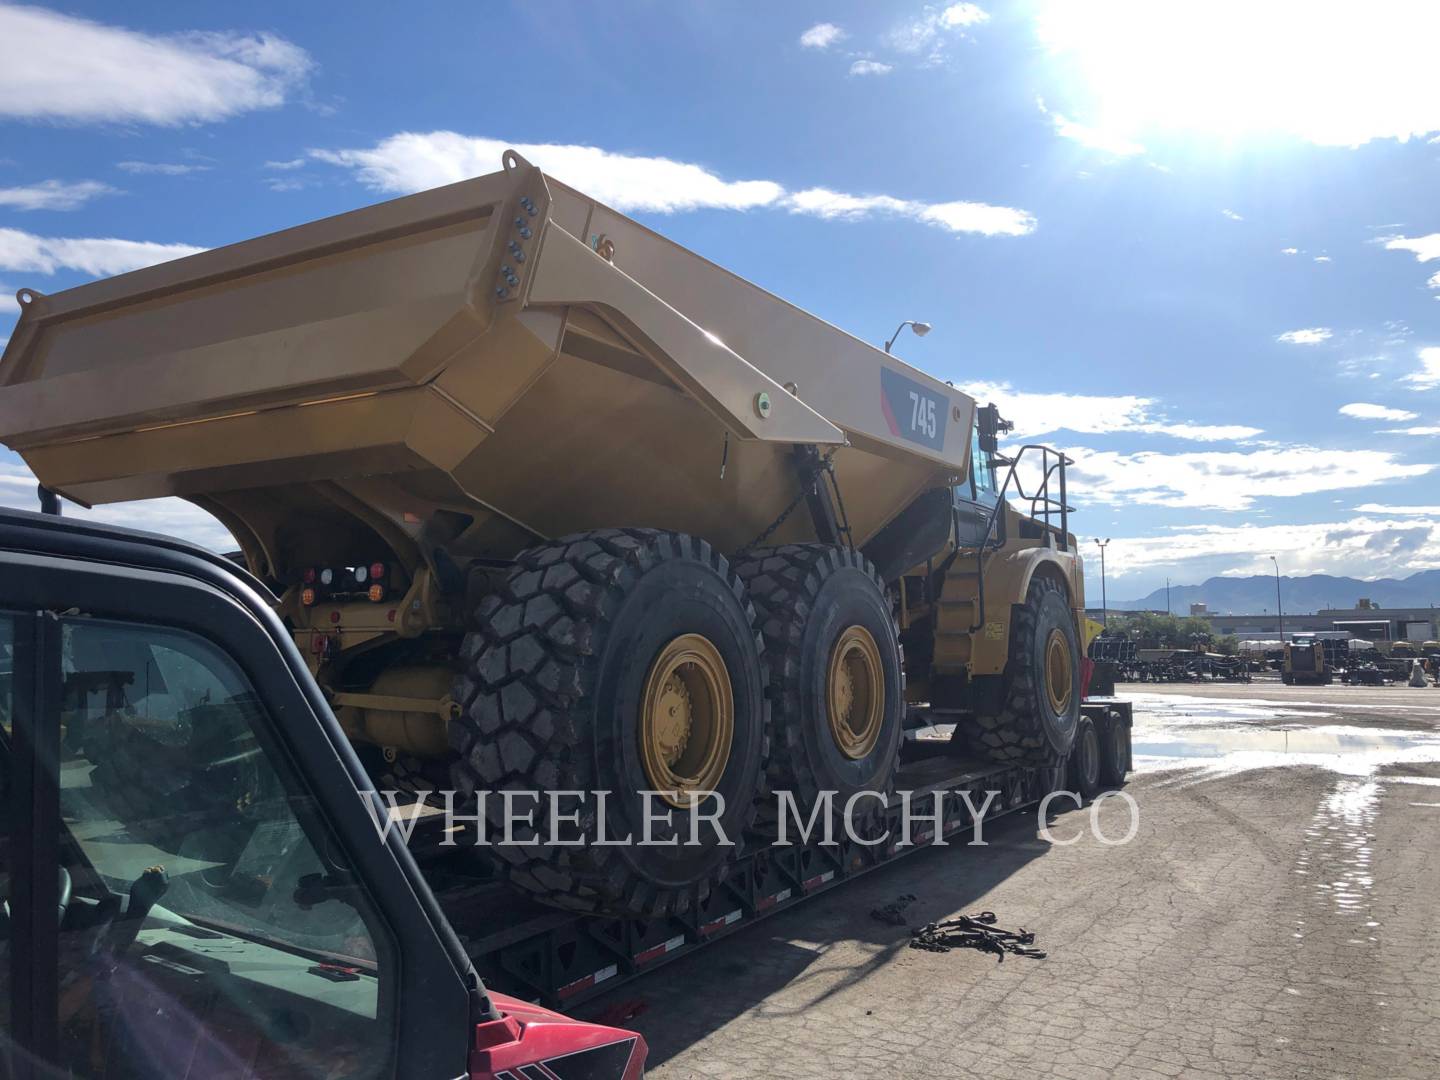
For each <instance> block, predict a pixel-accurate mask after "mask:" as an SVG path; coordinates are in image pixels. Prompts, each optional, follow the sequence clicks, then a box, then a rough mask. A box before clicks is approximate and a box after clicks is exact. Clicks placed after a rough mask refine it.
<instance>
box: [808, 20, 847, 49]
mask: <svg viewBox="0 0 1440 1080" xmlns="http://www.w3.org/2000/svg"><path fill="white" fill-rule="evenodd" d="M845 37H846V34H845V31H844V30H842V29H840V27H838V26H836V25H835V24H834V23H828V22H822V23H816V24H815V25H814V26H812V27H810V29H809V30H806V31H805V32H804V33H803V34H801V35H800V45H801V47H802V48H806V49H828V48H829V47H830V46H831V45H834V44H835V43H836V42H837V41H844V40H845Z"/></svg>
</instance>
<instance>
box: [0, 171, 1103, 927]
mask: <svg viewBox="0 0 1440 1080" xmlns="http://www.w3.org/2000/svg"><path fill="white" fill-rule="evenodd" d="M19 300H20V304H21V316H20V321H19V325H18V326H17V328H16V330H15V333H14V335H13V337H12V339H11V341H10V343H9V346H8V348H7V349H6V350H5V355H4V359H3V363H0V437H3V440H4V442H5V443H6V445H8V446H10V447H12V448H13V449H15V450H16V451H18V452H19V453H20V454H21V456H22V457H23V458H24V460H25V461H26V463H27V464H28V465H29V466H30V467H31V469H33V471H34V472H35V474H36V476H37V477H38V478H39V481H40V483H41V485H43V487H44V488H47V489H49V490H50V491H52V492H56V493H58V494H60V495H63V496H64V497H65V498H68V499H71V500H73V501H75V502H77V503H80V504H98V503H110V502H117V501H122V500H131V499H147V498H153V497H158V496H179V497H181V498H184V499H188V500H189V501H191V502H192V503H194V504H195V505H197V506H199V507H203V508H204V509H205V510H207V511H209V512H210V513H211V514H213V515H214V516H215V517H216V518H217V519H219V521H221V522H222V523H223V524H224V525H225V526H226V527H227V528H228V529H229V530H230V532H231V533H233V534H234V536H235V538H236V540H237V542H238V544H239V547H240V549H241V552H242V553H243V557H244V561H245V563H246V564H247V565H248V567H249V568H250V570H251V571H252V572H253V573H254V574H255V575H256V576H258V577H259V578H260V579H261V580H263V581H264V582H266V583H267V584H268V585H269V586H270V587H271V589H272V590H273V591H274V592H275V594H276V596H277V597H278V599H277V601H276V603H277V607H278V611H279V613H280V614H281V616H282V617H283V618H284V619H285V620H286V623H287V625H288V626H290V627H291V628H293V632H294V636H295V643H296V645H297V646H298V648H299V649H300V651H301V652H302V653H303V654H304V655H305V656H306V657H307V658H308V660H309V663H310V665H311V668H312V670H313V671H314V673H315V675H316V678H317V680H318V681H319V683H320V684H321V686H322V687H323V688H324V690H325V692H326V694H327V695H328V696H329V699H330V702H331V705H332V707H333V708H334V710H335V712H336V714H337V716H338V717H339V719H340V722H341V724H342V726H343V728H344V729H345V731H346V732H347V734H348V735H349V737H350V738H351V739H352V741H353V742H354V743H355V745H356V746H357V748H359V750H360V753H361V756H362V759H363V760H365V761H366V764H367V767H368V768H370V769H371V771H372V775H373V776H374V778H375V780H376V783H377V784H378V785H382V786H388V787H402V788H407V789H410V790H426V791H430V790H440V789H446V788H451V789H454V790H458V791H460V792H462V793H464V796H465V797H469V798H471V799H474V796H475V793H476V792H488V793H491V794H490V795H489V796H488V797H487V798H486V799H485V802H484V807H485V809H484V812H485V813H487V814H492V815H494V814H497V813H498V812H499V811H500V809H501V806H502V800H501V799H499V798H497V797H496V796H495V794H494V793H497V792H501V791H504V790H507V789H509V790H523V791H539V792H542V793H550V794H549V797H548V798H544V799H540V800H538V805H535V807H534V817H533V831H531V828H530V826H529V825H522V826H520V827H519V828H518V830H517V831H516V832H515V833H514V834H513V835H514V837H515V838H516V839H518V840H521V841H524V842H522V843H517V844H513V845H508V846H507V845H501V844H496V845H494V846H492V847H489V848H484V849H477V850H478V852H479V853H478V854H477V856H476V857H477V858H486V859H490V860H493V861H494V863H495V864H496V866H497V867H498V871H499V872H500V873H502V874H503V875H505V876H507V877H508V878H509V879H510V880H511V881H513V882H514V883H515V884H516V885H518V886H520V887H521V888H523V889H526V890H528V891H530V892H531V893H533V894H535V895H537V896H539V897H541V898H542V899H544V900H547V901H549V902H551V903H555V904H559V905H561V906H565V907H569V908H572V909H576V910H581V911H592V912H597V913H601V914H611V915H617V914H618V915H633V916H647V915H657V914H661V915H663V914H668V913H673V912H676V911H678V910H681V909H683V908H684V906H685V905H687V904H690V903H693V902H694V899H693V898H694V897H695V896H697V895H704V894H705V890H706V889H708V887H709V884H710V883H713V882H715V881H718V880H720V879H722V878H723V877H724V875H725V874H726V872H727V867H728V866H729V865H730V864H731V862H732V861H733V860H734V859H735V858H736V857H737V852H738V851H740V850H741V849H742V848H743V846H744V844H745V843H752V844H753V843H755V842H756V840H755V838H756V837H760V838H762V839H761V842H763V837H764V836H765V835H766V834H767V832H769V833H770V834H771V835H773V830H774V828H775V817H776V814H775V812H774V809H773V808H774V806H775V805H776V804H777V802H778V800H777V799H775V798H773V797H772V793H775V792H781V791H788V792H790V793H791V798H792V799H793V800H794V804H795V805H796V806H797V807H798V808H799V809H800V811H801V812H802V813H804V814H805V815H806V816H807V817H808V814H809V811H810V810H811V809H812V808H813V807H814V806H815V805H816V802H817V800H822V799H825V798H827V797H828V798H832V799H833V803H832V804H831V806H832V807H833V808H834V809H835V810H838V809H839V808H840V807H842V806H844V805H845V804H846V803H847V801H849V800H850V799H851V798H852V797H854V796H856V794H857V793H859V792H878V793H880V794H881V795H884V794H886V793H887V792H889V791H890V790H891V788H892V784H893V774H894V772H895V769H896V762H897V758H898V751H899V746H900V743H901V741H902V738H903V734H904V731H905V729H906V727H907V725H909V726H917V725H920V724H925V723H932V722H937V721H953V722H954V723H955V724H956V728H955V736H954V741H955V742H956V743H957V744H958V746H957V750H961V751H963V752H965V753H969V754H978V755H983V756H984V757H986V758H988V759H990V760H993V761H997V762H1004V763H1011V764H1034V765H1040V766H1045V765H1053V764H1056V763H1058V762H1059V761H1060V760H1061V759H1062V758H1063V757H1064V755H1066V754H1067V753H1068V751H1069V750H1070V747H1071V743H1072V741H1073V739H1074V735H1075V731H1076V728H1077V724H1078V720H1079V716H1080V700H1081V694H1082V689H1081V666H1080V665H1081V661H1080V656H1081V650H1080V629H1079V627H1080V625H1081V624H1080V617H1081V612H1082V611H1083V607H1084V596H1083V583H1082V568H1081V559H1080V556H1079V555H1078V554H1077V553H1076V549H1075V540H1074V537H1073V536H1071V535H1070V534H1069V532H1068V528H1067V514H1068V509H1069V508H1068V507H1067V506H1066V505H1065V491H1064V483H1065V481H1064V467H1065V464H1066V462H1065V459H1064V458H1063V456H1061V455H1059V454H1057V453H1055V452H1054V451H1051V450H1049V449H1047V448H1043V447H1026V448H1025V450H1024V451H1021V455H1027V453H1028V458H1029V460H1030V461H1031V462H1033V463H1034V467H1033V468H1030V469H1023V470H1022V471H1021V472H1017V471H1016V461H1015V460H1012V459H1011V458H1007V457H1002V456H1001V455H1000V453H999V450H998V447H997V440H998V438H999V436H1000V435H1001V434H1002V433H1003V432H1004V431H1005V430H1008V426H1007V424H1006V422H1005V421H1003V420H1001V419H1000V418H999V416H998V414H997V413H996V411H995V409H994V408H993V407H990V406H987V407H985V408H977V407H976V403H975V401H973V400H972V399H971V398H970V397H967V396H966V395H965V394H963V393H961V392H960V391H959V390H957V389H956V388H954V387H953V386H951V385H950V384H949V383H944V382H940V381H938V380H936V379H934V378H931V377H930V376H928V375H925V374H924V373H922V372H920V371H917V370H915V369H914V368H912V367H909V366H908V365H906V364H904V363H902V362H901V361H899V360H897V359H895V358H893V357H891V356H889V355H887V354H886V353H884V352H882V351H881V350H879V349H875V348H873V347H871V346H870V345H868V344H866V343H864V342H862V341H859V340H857V339H856V338H854V337H851V336H850V335H848V334H846V333H844V332H842V331H840V330H838V329H836V328H835V327H833V326H830V325H828V324H826V323H825V322H822V321H821V320H819V319H817V318H815V317H813V316H811V315H808V314H806V313H805V312H803V311H801V310H799V309H797V308H795V307H793V306H791V305H790V304H787V303H785V302H784V301H782V300H780V299H778V298H777V297H775V296H773V295H771V294H769V293H767V292H765V291H764V290H762V289H760V288H758V287H756V286H754V285H752V284H750V283H749V282H747V281H744V280H742V279H741V278H739V277H737V276H735V275H733V274H731V273H729V272H727V271H725V270H723V269H721V268H720V267H718V266H715V265H713V264H712V263H710V262H707V261H706V260H705V259H703V258H701V257H700V256H698V255H696V254H695V253H693V252H690V251H687V250H685V249H684V248H681V247H679V246H677V245H676V244H673V243H671V242H669V241H667V240H666V239H664V238H663V237H661V236H659V235H657V234H656V233H654V232H652V231H650V230H649V229H646V228H644V227H643V226H641V225H639V224H638V223H636V222H634V221H632V220H630V219H628V218H626V217H624V216H623V215H621V214H618V213H616V212H615V211H613V210H611V209H609V208H607V207H605V206H602V205H600V204H599V203H597V202H595V201H594V200H592V199H590V198H588V197H586V196H585V195H583V194H581V193H580V192H578V191H575V190H573V189H571V188H569V187H566V186H565V185H563V184H560V183H558V182H556V181H555V180H553V179H551V178H549V177H546V176H545V175H543V174H542V173H541V171H540V170H539V169H537V168H535V167H533V166H531V165H530V164H529V163H527V162H526V161H524V160H523V159H522V158H520V157H519V156H518V155H516V154H514V153H507V154H506V155H505V158H504V161H503V168H502V169H501V171H499V172H496V173H493V174H491V175H488V176H482V177H479V178H477V179H473V180H467V181H464V182H462V183H458V184H453V185H450V186H448V187H444V188H439V189H437V190H433V191H427V192H422V193H420V194H417V195H412V196H409V197H407V198H401V199H396V200H394V201H391V202H386V203H382V204H380V205H377V206H371V207H368V208H366V209H362V210H356V211H354V212H352V213H347V214H341V215H339V216H337V217H331V218H327V219H325V220H322V221H316V222H313V223H311V224H307V225H302V226H300V227H298V228H294V229H288V230H285V231H283V232H278V233H274V234H272V235H269V236H263V237H260V238H258V239H254V240H249V241H246V242H244V243H239V244H234V245H231V246H229V247H224V248H219V249H216V250H212V251H207V252H204V253H201V254H198V255H193V256H190V257H188V258H184V259H180V260H177V261H175V262H171V263H166V264H164V265H160V266H155V267H151V268H149V269H144V270H138V271H135V272H134V273H129V274H124V275H121V276H119V277H115V278H111V279H108V280H103V281H97V282H94V283H92V284H89V285H84V286H80V287H78V288H74V289H70V290H67V291H65V292H61V293H58V294H55V295H49V296H47V295H44V294H42V293H40V292H36V291H34V290H29V289H25V290H22V291H21V292H20V293H19ZM977 374H978V373H977ZM1017 456H1018V455H1017ZM999 470H1005V471H1004V480H1003V482H998V481H997V479H996V478H997V475H998V474H999ZM1026 476H1028V477H1029V478H1030V480H1029V486H1030V488H1031V491H1030V492H1029V493H1027V492H1026V491H1025V490H1024V487H1025V484H1024V483H1023V482H1022V481H1023V480H1024V477H1026ZM1012 482H1013V483H1014V485H1015V488H1014V491H1013V492H1012V491H1010V490H1009V489H1010V487H1011V484H1012ZM1007 494H1013V495H1014V496H1015V497H1016V499H1015V501H1016V502H1018V503H1020V504H1025V503H1026V502H1027V501H1028V507H1027V508H1028V510H1029V511H1030V512H1029V513H1028V514H1022V513H1020V512H1018V511H1017V510H1016V509H1014V508H1012V506H1011V500H1010V499H1008V498H1007ZM117 710H119V711H121V712H123V706H122V705H121V704H120V703H117ZM107 738H108V739H109V743H108V746H107V753H108V754H111V755H114V756H115V759H116V761H115V764H114V767H111V768H107V769H105V770H97V774H98V776H97V778H96V780H95V782H96V783H97V784H101V783H102V782H103V783H104V784H109V785H112V786H116V787H123V788H124V789H125V790H124V791H123V792H121V791H117V792H115V793H114V795H115V797H117V798H124V799H127V800H134V799H136V798H147V797H149V798H153V799H155V800H156V801H157V806H156V808H155V810H156V814H157V815H162V814H164V813H165V806H164V805H163V804H162V803H163V801H164V800H167V799H174V798H178V797H179V796H177V795H176V794H175V793H173V792H170V791H169V790H168V788H167V786H166V784H165V783H164V777H163V776H157V775H155V774H156V773H157V772H162V771H163V769H164V764H163V763H164V761H165V760H166V754H168V753H173V752H175V748H174V747H158V746H156V745H154V739H153V736H152V735H150V734H147V733H146V732H145V731H143V730H140V729H139V728H137V729H136V730H135V732H134V733H133V736H132V737H131V739H130V741H128V742H127V741H126V740H124V739H118V738H116V736H115V733H114V731H113V730H112V731H111V732H110V734H109V735H108V736H107ZM182 749H183V748H182ZM162 751H163V752H162ZM594 792H610V793H611V794H610V796H609V797H608V800H607V801H606V803H605V805H604V810H605V817H606V820H605V822H604V828H605V831H606V834H607V836H610V837H623V836H627V835H632V836H640V835H642V833H643V832H644V829H645V828H646V826H645V822H644V816H645V815H646V813H647V809H648V810H649V812H650V814H651V816H652V817H654V816H658V815H657V814H656V812H655V808H656V806H658V807H659V808H660V809H662V810H665V811H668V813H669V818H668V821H667V820H665V819H664V818H661V819H660V820H659V821H658V822H655V823H653V824H652V825H651V827H650V828H651V833H650V835H651V838H652V841H653V842H652V843H651V844H648V845H638V844H637V845H633V846H624V845H614V846H611V845H601V844H595V843H590V842H587V841H593V840H595V839H596V838H597V837H596V834H595V829H596V827H597V818H598V817H599V815H598V814H597V812H596V810H597V807H596V800H594V799H586V798H585V797H584V796H582V795H580V794H578V793H594ZM643 792H657V793H660V794H659V795H658V797H657V796H653V795H652V796H648V797H647V796H643V795H642V793H643ZM707 793H713V794H707ZM822 793H833V795H832V796H826V795H824V794H822ZM185 797H186V798H191V799H193V798H204V797H206V793H203V792H199V793H197V792H193V791H192V792H188V793H186V795H185ZM213 797H220V796H218V795H216V796H213ZM722 800H723V812H721V811H720V809H719V808H720V806H721V802H722ZM476 801H478V800H476ZM860 801H861V800H859V799H857V800H856V805H859V803H860ZM865 801H868V802H875V801H876V800H874V799H871V800H865ZM514 805H519V804H518V803H517V804H514ZM512 808H513V807H512ZM471 812H476V811H474V810H472V811H471ZM701 821H705V822H716V821H718V824H719V825H720V826H721V828H720V829H714V828H710V829H708V831H707V830H699V829H697V830H696V831H695V832H692V825H696V824H698V823H699V822H701ZM696 836H699V837H700V841H699V842H698V843H691V842H688V841H689V840H691V839H693V838H694V837H696ZM677 838H684V839H685V840H686V841H687V842H685V843H681V844H678V845H676V846H662V843H661V842H662V841H664V840H666V839H677ZM725 840H729V841H731V843H728V844H727V843H725V842H724V841H725ZM554 841H559V842H554ZM697 890H699V891H698V892H697Z"/></svg>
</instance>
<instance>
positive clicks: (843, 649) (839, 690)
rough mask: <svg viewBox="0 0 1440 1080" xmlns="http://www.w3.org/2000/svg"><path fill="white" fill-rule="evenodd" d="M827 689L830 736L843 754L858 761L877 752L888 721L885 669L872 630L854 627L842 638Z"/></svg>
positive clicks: (833, 653)
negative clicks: (881, 732) (871, 633)
mask: <svg viewBox="0 0 1440 1080" xmlns="http://www.w3.org/2000/svg"><path fill="white" fill-rule="evenodd" d="M825 687H826V707H827V711H828V713H829V717H830V734H831V736H833V737H834V739H835V745H836V746H837V747H839V748H840V752H841V753H842V754H844V755H845V756H846V757H848V758H850V759H851V760H852V761H857V760H859V759H860V758H863V757H864V756H865V755H866V754H868V753H870V751H871V750H874V749H875V744H876V743H877V742H879V741H880V728H881V726H882V725H883V723H884V719H885V669H884V668H883V667H881V665H880V649H879V648H878V647H877V646H876V644H875V639H874V638H873V637H871V636H870V631H869V630H866V629H865V628H864V627H863V626H852V627H850V628H849V629H848V630H846V631H845V632H844V633H843V634H841V635H840V639H839V640H838V641H836V642H835V647H834V648H833V649H831V650H830V668H829V672H828V674H827V677H826V680H825Z"/></svg>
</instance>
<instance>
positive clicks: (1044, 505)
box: [956, 443, 1075, 634]
mask: <svg viewBox="0 0 1440 1080" xmlns="http://www.w3.org/2000/svg"><path fill="white" fill-rule="evenodd" d="M1029 450H1034V451H1037V452H1038V453H1039V454H1040V483H1039V484H1038V485H1037V486H1036V488H1035V494H1033V495H1027V494H1026V492H1025V485H1024V482H1023V481H1022V480H1021V479H1020V474H1019V473H1018V472H1017V471H1016V470H1017V468H1018V467H1019V465H1020V460H1021V459H1022V458H1023V457H1024V456H1025V453H1026V451H1029ZM1052 456H1053V457H1054V458H1055V461H1054V463H1053V464H1052V463H1051V460H1050V459H1051V457H1052ZM995 457H996V459H997V460H999V461H1001V462H1005V463H1007V464H1009V466H1010V471H1009V472H1007V473H1006V474H1005V482H1004V483H1003V484H1001V485H1000V490H999V491H998V492H997V493H996V495H995V505H994V506H993V507H991V508H990V517H989V520H988V521H987V522H986V523H985V535H984V536H982V537H981V538H980V543H979V544H978V545H977V546H976V548H975V589H976V599H977V600H978V603H977V605H976V608H975V616H976V618H975V624H974V625H973V626H971V627H970V632H971V633H972V634H973V633H975V632H976V631H977V630H979V629H980V628H981V627H982V626H984V625H985V552H986V550H987V549H988V548H989V547H990V537H991V534H992V533H994V531H995V523H996V522H997V521H998V520H999V519H1000V512H1001V510H1002V509H1003V508H1004V506H1005V493H1006V492H1007V491H1008V490H1009V489H1010V483H1011V481H1014V483H1015V493H1016V495H1018V496H1019V497H1020V498H1021V499H1025V500H1028V501H1029V503H1030V517H1031V518H1032V519H1033V520H1036V521H1040V520H1042V519H1043V521H1044V524H1045V528H1046V529H1047V530H1050V531H1051V532H1052V533H1053V531H1054V528H1055V526H1054V523H1053V522H1052V520H1051V518H1052V515H1054V514H1059V515H1060V532H1059V539H1058V541H1057V543H1058V545H1059V548H1060V550H1061V551H1068V550H1069V544H1070V511H1071V510H1073V509H1075V508H1074V507H1073V506H1071V505H1070V504H1069V503H1068V502H1067V501H1066V496H1065V466H1067V465H1073V464H1075V461H1074V459H1073V458H1070V457H1067V456H1066V455H1064V454H1063V453H1061V452H1060V451H1059V450H1056V449H1055V448H1054V447H1052V446H1044V445H1041V444H1040V443H1026V444H1025V445H1024V446H1022V447H1020V450H1019V451H1018V452H1017V453H1016V454H1015V456H1014V457H1013V458H1003V457H1000V455H998V454H997V455H995ZM972 467H973V465H972ZM1052 475H1057V483H1058V485H1059V488H1060V493H1059V497H1058V498H1056V497H1055V496H1052V495H1051V494H1050V477H1051V476H1052ZM956 539H957V541H958V539H959V534H958V533H957V534H956Z"/></svg>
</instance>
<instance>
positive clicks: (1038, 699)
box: [967, 577, 1080, 765]
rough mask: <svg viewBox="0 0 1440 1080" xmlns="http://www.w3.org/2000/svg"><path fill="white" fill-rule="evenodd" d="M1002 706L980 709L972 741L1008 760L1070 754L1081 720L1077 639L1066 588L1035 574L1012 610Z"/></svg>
mask: <svg viewBox="0 0 1440 1080" xmlns="http://www.w3.org/2000/svg"><path fill="white" fill-rule="evenodd" d="M1002 679H1003V680H1004V681H1003V684H1002V687H1001V707H1000V709H999V710H998V711H997V712H995V713H993V714H977V715H976V716H975V717H974V718H973V719H972V720H971V721H970V723H971V725H973V726H972V727H971V728H970V729H968V730H967V735H968V741H969V743H970V745H971V746H972V747H974V748H975V749H976V750H978V751H979V752H980V753H982V754H984V755H985V756H986V757H988V758H990V760H992V761H996V762H1001V763H1004V764H1025V765H1048V764H1052V763H1054V762H1055V761H1057V760H1059V759H1061V758H1063V757H1064V756H1065V755H1066V754H1068V753H1070V748H1071V747H1072V746H1073V745H1074V742H1075V731H1076V729H1077V728H1078V727H1079V723H1080V640H1079V635H1078V633H1077V632H1076V629H1075V613H1074V612H1073V611H1071V609H1070V604H1069V601H1068V599H1067V597H1066V595H1065V590H1064V588H1063V587H1062V586H1061V585H1060V584H1059V583H1058V582H1056V581H1054V580H1053V579H1051V578H1040V577H1037V578H1035V579H1034V580H1033V581H1032V582H1031V583H1030V590H1029V592H1028V594H1027V595H1026V597H1025V602H1024V603H1023V604H1017V605H1016V606H1015V608H1014V611H1013V612H1012V613H1011V616H1010V655H1009V658H1008V660H1007V661H1006V664H1005V672H1004V674H1003V676H1002Z"/></svg>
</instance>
